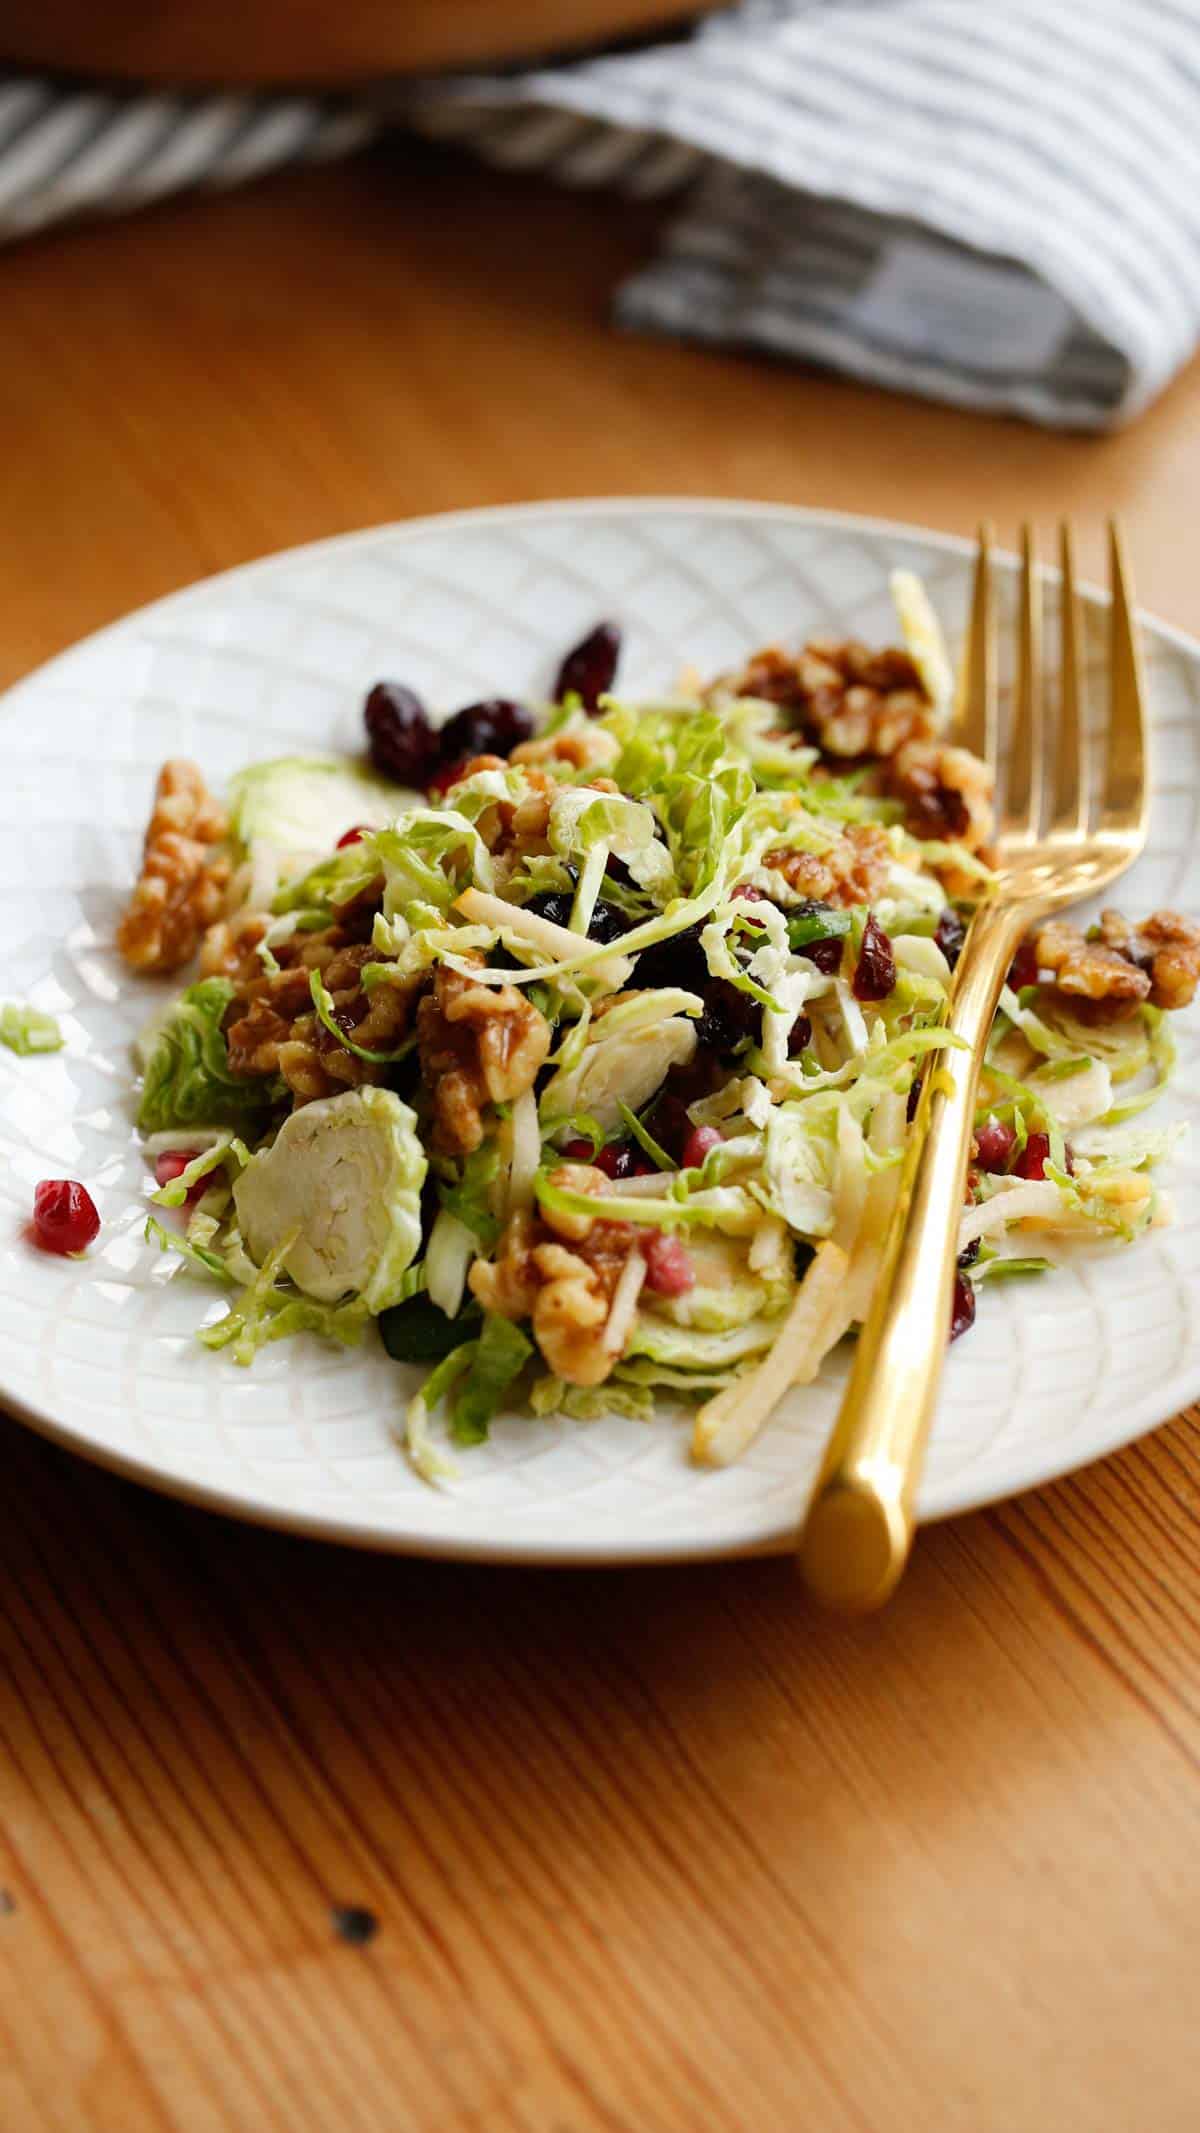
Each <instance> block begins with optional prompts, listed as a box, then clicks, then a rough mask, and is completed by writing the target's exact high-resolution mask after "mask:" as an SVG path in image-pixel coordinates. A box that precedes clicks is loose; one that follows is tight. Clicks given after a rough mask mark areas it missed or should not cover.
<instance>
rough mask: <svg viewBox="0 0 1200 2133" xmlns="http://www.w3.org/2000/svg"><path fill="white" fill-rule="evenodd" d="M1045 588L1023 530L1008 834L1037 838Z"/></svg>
mask: <svg viewBox="0 0 1200 2133" xmlns="http://www.w3.org/2000/svg"><path fill="white" fill-rule="evenodd" d="M1041 639H1042V588H1041V580H1040V579H1039V577H1038V574H1037V556H1036V554H1035V552H1034V542H1033V529H1032V527H1031V526H1030V525H1029V524H1028V523H1026V524H1025V525H1023V526H1022V528H1021V599H1020V614H1019V619H1018V631H1017V687H1016V701H1015V704H1014V706H1013V723H1012V736H1011V741H1010V746H1009V757H1008V792H1007V795H1006V805H1005V809H1004V822H1003V827H1004V832H1005V835H1006V836H1010V837H1023V838H1029V837H1036V835H1037V832H1038V825H1039V822H1040V818H1041V810H1042V675H1041V658H1042V645H1041Z"/></svg>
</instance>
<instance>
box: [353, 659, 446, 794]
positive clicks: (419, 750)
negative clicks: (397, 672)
mask: <svg viewBox="0 0 1200 2133" xmlns="http://www.w3.org/2000/svg"><path fill="white" fill-rule="evenodd" d="M363 719H364V722H365V724H366V728H367V746H368V750H369V753H370V757H371V761H372V763H373V764H374V766H375V768H376V770H378V771H382V773H383V775H384V777H385V778H396V779H398V780H399V782H400V784H401V785H428V783H429V781H430V779H431V777H432V776H433V772H434V769H435V766H436V764H437V761H438V756H439V753H440V750H439V747H438V736H437V734H436V733H435V732H434V730H433V727H432V726H431V725H430V723H429V714H428V712H427V711H426V709H425V706H424V704H423V703H422V702H421V699H420V697H419V696H418V695H417V694H416V693H415V691H414V690H412V689H406V688H405V686H404V683H403V682H402V681H377V682H376V684H375V686H374V688H373V689H372V690H371V693H370V695H369V696H368V698H367V701H366V704H365V706H364V707H363Z"/></svg>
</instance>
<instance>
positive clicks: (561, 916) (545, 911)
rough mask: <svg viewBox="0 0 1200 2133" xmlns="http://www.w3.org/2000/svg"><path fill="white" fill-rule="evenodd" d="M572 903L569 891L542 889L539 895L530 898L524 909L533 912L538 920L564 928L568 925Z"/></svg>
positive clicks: (573, 899)
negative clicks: (542, 919) (545, 920)
mask: <svg viewBox="0 0 1200 2133" xmlns="http://www.w3.org/2000/svg"><path fill="white" fill-rule="evenodd" d="M574 901H575V898H574V896H573V895H572V893H571V891H570V890H569V889H543V890H542V891H541V892H540V894H539V895H537V896H531V897H530V899H529V902H528V903H527V904H526V906H525V909H526V910H527V911H533V912H535V913H536V915H537V917H538V918H544V919H548V920H549V922H550V924H551V925H552V926H566V925H568V924H569V923H570V918H571V906H572V904H573V903H574Z"/></svg>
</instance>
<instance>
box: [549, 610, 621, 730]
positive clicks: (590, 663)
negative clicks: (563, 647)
mask: <svg viewBox="0 0 1200 2133" xmlns="http://www.w3.org/2000/svg"><path fill="white" fill-rule="evenodd" d="M620 656H621V632H620V630H619V629H618V628H617V625H616V623H615V622H598V623H597V624H596V627H595V629H594V630H589V631H588V634H587V636H586V637H584V638H581V640H580V642H579V643H578V644H577V645H576V646H575V648H574V650H573V651H570V652H568V653H567V656H566V658H565V659H564V660H563V663H562V665H561V666H560V668H559V670H558V680H557V681H556V682H555V684H554V701H555V703H556V704H561V702H562V700H563V698H564V697H565V696H577V697H578V698H579V700H580V702H581V703H582V705H583V708H584V710H585V711H595V710H596V709H597V708H598V706H599V702H600V698H601V697H602V696H603V695H604V694H605V692H606V691H607V690H609V689H611V687H612V685H613V681H614V678H615V676H616V671H617V661H618V659H619V658H620Z"/></svg>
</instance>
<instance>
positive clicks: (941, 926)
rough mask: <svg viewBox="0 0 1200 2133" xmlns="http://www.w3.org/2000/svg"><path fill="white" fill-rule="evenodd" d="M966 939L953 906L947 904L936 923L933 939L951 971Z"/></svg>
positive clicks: (964, 930)
mask: <svg viewBox="0 0 1200 2133" xmlns="http://www.w3.org/2000/svg"><path fill="white" fill-rule="evenodd" d="M966 937H967V929H966V927H965V926H964V924H963V922H962V920H961V918H960V917H959V915H958V913H957V911H956V910H955V909H954V906H953V904H947V905H946V908H945V910H944V911H943V912H942V915H941V917H940V918H939V920H938V922H937V928H936V930H935V932H934V936H933V938H934V940H935V942H936V943H937V945H938V947H939V948H940V949H941V951H942V954H943V955H944V956H945V958H946V961H947V962H948V963H949V965H950V968H951V970H953V968H954V966H955V964H956V963H957V961H958V959H959V956H960V955H961V954H962V944H963V942H964V941H965V940H966Z"/></svg>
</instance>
